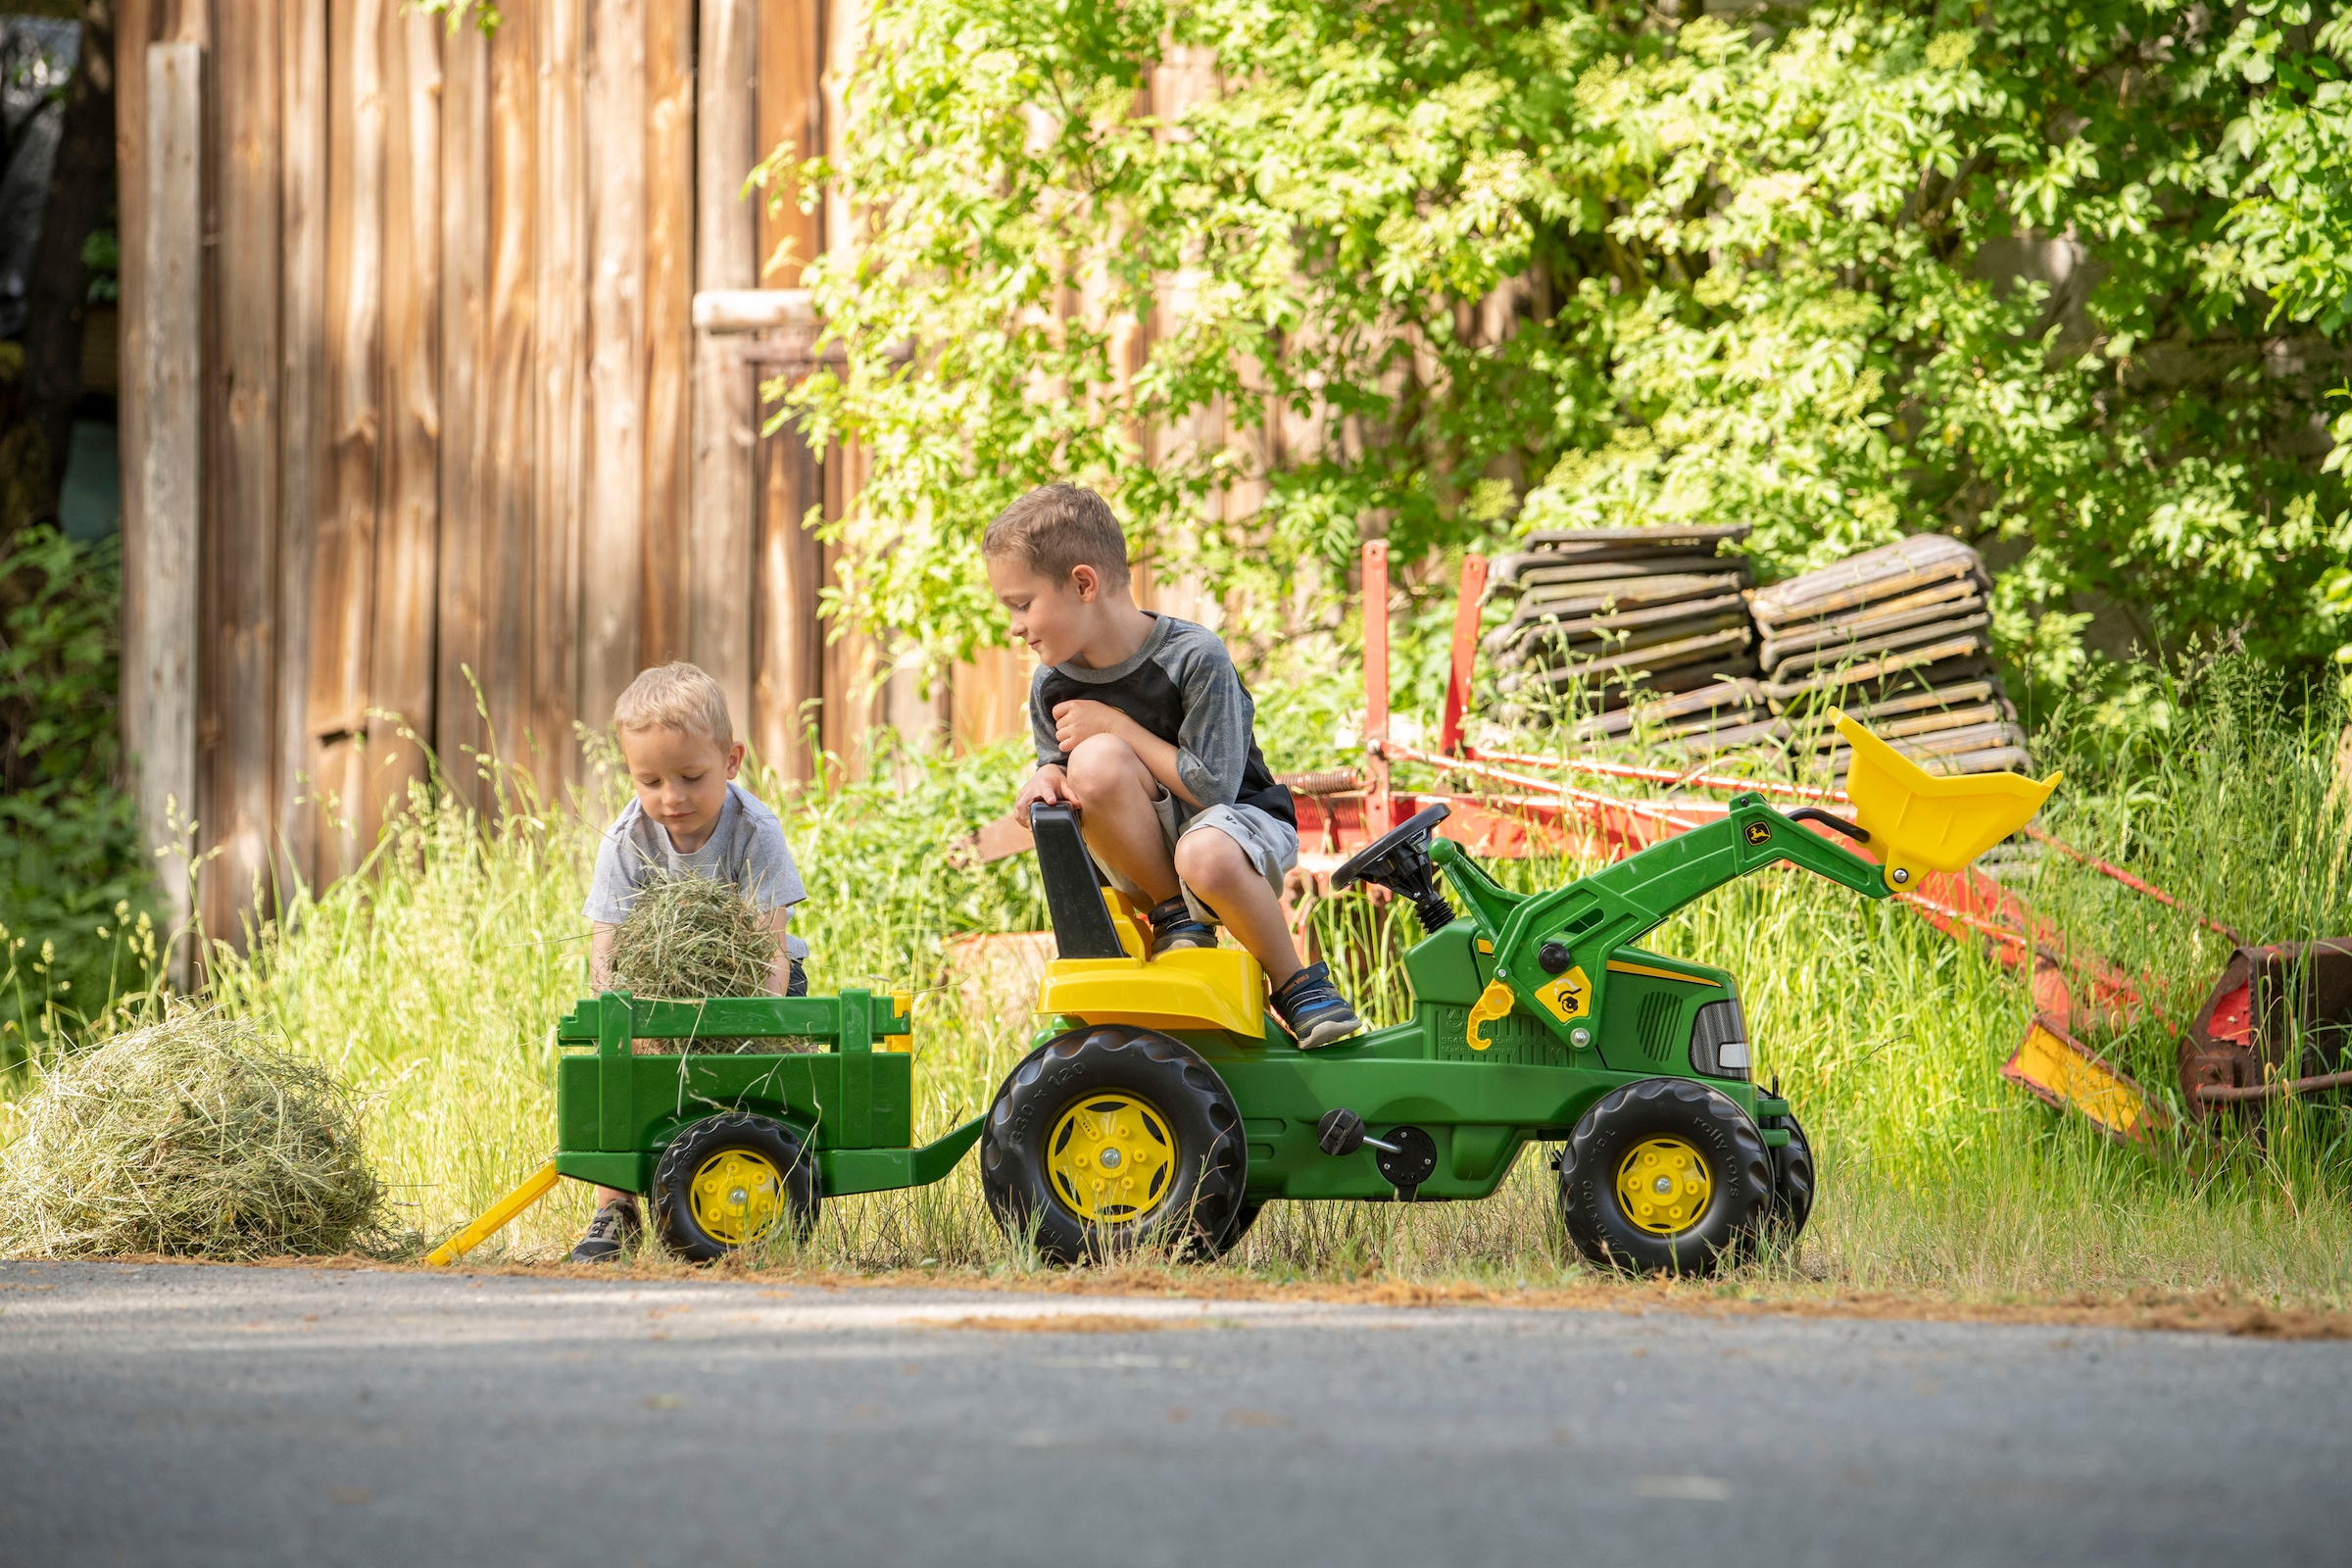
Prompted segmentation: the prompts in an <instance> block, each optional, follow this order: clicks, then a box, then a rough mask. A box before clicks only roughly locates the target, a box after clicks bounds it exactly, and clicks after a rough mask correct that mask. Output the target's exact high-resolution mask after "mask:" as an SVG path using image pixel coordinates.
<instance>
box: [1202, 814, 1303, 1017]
mask: <svg viewBox="0 0 2352 1568" xmlns="http://www.w3.org/2000/svg"><path fill="white" fill-rule="evenodd" d="M1175 859H1176V874H1177V875H1178V876H1180V877H1182V878H1183V879H1184V885H1185V886H1186V887H1188V888H1190V889H1191V890H1192V891H1193V893H1194V894H1195V896H1197V897H1198V898H1199V899H1200V900H1201V903H1203V904H1205V905H1207V906H1208V907H1210V908H1212V909H1214V910H1216V911H1217V918H1218V919H1220V920H1222V921H1224V922H1225V926H1226V929H1228V930H1230V931H1231V932H1232V933H1233V934H1234V936H1235V938H1236V939H1237V940H1239V941H1240V943H1241V944H1242V946H1243V947H1245V948H1248V949H1249V950H1250V956H1252V957H1254V958H1255V959H1257V961H1258V963H1259V964H1260V965H1261V966H1262V967H1263V968H1264V969H1265V971H1266V978H1267V980H1269V981H1271V982H1272V983H1273V984H1274V985H1276V986H1277V987H1279V986H1280V985H1282V983H1283V982H1284V981H1286V980H1288V979H1290V977H1291V976H1292V975H1294V974H1297V973H1298V972H1299V967H1300V965H1299V950H1298V949H1297V948H1296V947H1295V946H1293V945H1292V942H1291V928H1290V926H1289V925H1287V924H1285V923H1284V921H1283V918H1282V901H1281V900H1280V899H1277V898H1276V897H1275V896H1274V890H1273V889H1272V888H1270V887H1268V886H1266V879H1265V877H1264V876H1262V875H1261V874H1260V873H1259V872H1258V869H1257V867H1256V866H1254V865H1252V864H1250V857H1249V856H1248V855H1246V854H1244V853H1243V851H1242V847H1241V846H1240V845H1239V844H1236V843H1234V842H1233V840H1232V839H1230V838H1228V837H1226V836H1225V835H1224V834H1223V833H1220V832H1218V831H1217V830H1216V829H1215V828H1213V827H1204V828H1201V830H1200V831H1198V832H1194V833H1187V834H1186V835H1185V836H1184V837H1183V838H1181V839H1179V840H1177V841H1176V856H1175Z"/></svg>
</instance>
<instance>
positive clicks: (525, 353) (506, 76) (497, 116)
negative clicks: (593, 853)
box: [477, 0, 539, 767]
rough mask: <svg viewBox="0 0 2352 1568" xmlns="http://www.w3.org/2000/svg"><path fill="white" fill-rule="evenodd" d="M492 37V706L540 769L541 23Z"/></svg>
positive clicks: (495, 730) (500, 735) (488, 517)
mask: <svg viewBox="0 0 2352 1568" xmlns="http://www.w3.org/2000/svg"><path fill="white" fill-rule="evenodd" d="M500 10H501V12H502V14H503V15H504V17H505V19H506V20H505V22H504V23H503V24H502V25H500V26H499V28H498V30H497V32H495V33H494V34H492V35H491V39H490V155H489V159H490V167H489V179H490V214H489V221H490V327H489V333H490V366H489V371H488V384H487V386H486V387H485V389H484V394H483V409H482V432H483V446H484V449H485V451H486V452H487V454H488V462H487V468H486V471H485V472H484V474H483V479H482V484H483V496H482V505H483V515H484V522H483V527H484V530H485V533H486V536H487V537H486V544H485V548H484V551H483V555H482V590H481V597H482V603H483V604H484V605H485V606H487V607H489V608H488V610H487V612H486V619H485V621H484V624H483V627H482V642H481V658H482V663H481V668H480V670H479V671H478V672H477V673H478V674H479V676H480V679H481V684H482V705H483V707H484V708H486V709H487V710H488V711H489V713H490V734H491V738H492V741H493V743H494V745H495V747H496V750H497V753H498V756H499V758H500V760H502V761H504V762H507V763H510V764H514V765H517V766H526V767H527V766H528V765H529V764H530V762H531V760H532V758H531V745H532V739H533V726H534V725H535V723H536V719H535V716H534V714H533V711H532V708H531V692H532V689H533V688H532V679H531V658H530V644H529V642H528V637H529V634H530V629H531V626H532V624H533V607H534V606H535V605H536V604H537V596H536V590H535V588H534V586H533V584H534V578H533V575H532V567H533V562H534V559H535V555H536V551H535V548H534V539H535V523H534V520H533V519H534V517H535V515H536V506H537V497H538V487H539V480H538V473H539V469H538V463H537V451H538V443H537V435H536V432H537V429H538V419H537V411H538V399H537V392H536V386H535V380H536V377H535V374H534V367H535V365H536V363H537V362H536V358H535V353H536V350H535V345H534V338H533V321H534V312H535V310H536V308H537V304H538V268H537V263H536V251H535V249H534V242H533V237H532V236H533V235H534V234H535V233H536V232H537V211H536V197H535V192H536V189H537V184H538V181H537V178H536V175H535V170H536V167H537V145H538V109H537V104H538V60H537V46H536V41H537V35H538V34H537V27H538V23H537V18H536V14H535V11H534V8H533V0H507V3H506V4H504V5H502V6H501V7H500Z"/></svg>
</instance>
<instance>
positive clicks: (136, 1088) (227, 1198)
mask: <svg viewBox="0 0 2352 1568" xmlns="http://www.w3.org/2000/svg"><path fill="white" fill-rule="evenodd" d="M22 1115H23V1127H22V1134H21V1136H20V1137H19V1138H18V1139H17V1140H16V1142H14V1143H13V1144H11V1145H10V1146H9V1147H8V1148H7V1149H6V1150H5V1151H4V1152H0V1253H11V1254H17V1255H29V1256H41V1257H112V1256H118V1255H121V1254H123V1253H126V1252H162V1253H170V1254H173V1255H177V1256H185V1257H207V1258H231V1259H234V1258H248V1257H259V1256H265V1255H268V1254H270V1253H281V1252H309V1253H336V1252H341V1251H344V1250H347V1249H349V1248H351V1247H352V1246H353V1245H354V1244H355V1243H357V1242H361V1241H365V1240H368V1239H371V1238H370V1233H371V1232H372V1231H373V1230H374V1229H375V1227H376V1225H377V1222H378V1219H379V1216H380V1213H381V1209H382V1205H383V1199H384V1189H383V1184H382V1183H381V1182H380V1181H379V1180H378V1179H377V1177H376V1175H375V1173H374V1171H373V1170H372V1169H371V1168H370V1166H369V1164H368V1159H367V1155H366V1152H365V1150H364V1149H363V1147H362V1144H361V1136H360V1116H359V1108H358V1106H357V1105H356V1104H355V1103H353V1101H352V1098H351V1096H350V1094H349V1092H348V1091H346V1090H345V1088H344V1087H343V1086H342V1084H340V1083H339V1082H337V1080H336V1079H335V1077H334V1075H333V1074H332V1073H330V1072H328V1071H327V1070H326V1069H325V1068H324V1067H322V1066H321V1065H319V1062H318V1061H317V1060H316V1059H315V1058H313V1057H309V1056H300V1055H295V1054H291V1053H289V1052H287V1051H285V1050H283V1049H281V1048H280V1047H278V1046H276V1045H274V1044H272V1043H271V1042H270V1040H269V1039H267V1038H266V1037H265V1036H264V1034H263V1032H262V1030H261V1029H260V1028H259V1027H257V1026H256V1025H254V1024H252V1023H249V1022H244V1021H241V1020H237V1019H231V1018H224V1017H221V1016H220V1015H218V1014H214V1013H188V1014H183V1015H181V1016H179V1017H176V1018H172V1019H169V1020H167V1021H165V1022H163V1023H158V1024H152V1025H149V1026H148V1027H146V1028H144V1029H139V1030H135V1031H133V1032H131V1033H129V1034H126V1035H123V1036H120V1037H118V1038H116V1039H114V1040H111V1041H108V1042H107V1043H105V1044H104V1045H102V1046H99V1047H98V1048H97V1049H95V1050H92V1051H87V1052H83V1053H81V1054H76V1055H73V1056H69V1057H68V1058H66V1060H65V1061H64V1062H63V1063H61V1064H59V1065H57V1066H55V1067H53V1068H51V1069H50V1070H48V1071H47V1072H45V1073H43V1074H42V1075H41V1078H40V1082H39V1086H38V1087H37V1088H36V1089H35V1090H34V1091H33V1093H32V1094H31V1095H30V1096H29V1097H27V1098H26V1100H25V1102H24V1103H23V1106H22Z"/></svg>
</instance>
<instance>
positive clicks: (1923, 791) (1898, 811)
mask: <svg viewBox="0 0 2352 1568" xmlns="http://www.w3.org/2000/svg"><path fill="white" fill-rule="evenodd" d="M1831 714H1832V716H1833V717H1835V718H1836V719H1837V721H1838V734H1840V735H1842V736H1844V737H1845V740H1846V744H1847V745H1849V746H1851V747H1852V748H1853V749H1854V760H1853V764H1852V766H1851V768H1850V769H1849V770H1848V771H1847V773H1846V776H1845V793H1846V794H1847V796H1849V797H1850V798H1851V799H1852V801H1853V803H1854V819H1855V820H1856V821H1857V822H1859V823H1860V824H1861V826H1862V830H1863V831H1864V832H1866V833H1868V834H1869V835H1870V847H1871V848H1872V849H1874V850H1876V851H1878V852H1879V858H1881V859H1882V860H1883V861H1885V862H1886V867H1887V884H1888V885H1889V886H1890V887H1894V888H1898V889H1899V888H1911V887H1917V886H1918V885H1919V879H1920V876H1921V874H1922V873H1923V872H1928V871H1957V870H1960V869H1962V868H1963V867H1965V866H1966V865H1967V864H1968V862H1969V861H1971V860H1973V859H1975V858H1977V857H1978V856H1980V855H1983V854H1984V853H1985V851H1986V850H1989V849H1991V848H1992V847H1993V846H1994V845H1995V844H1998V843H2000V842H2001V840H2003V839H2005V838H2007V837H2008V836H2009V835H2010V834H2012V833H2014V832H2016V831H2017V830H2018V829H2019V828H2021V827H2024V826H2025V825H2026V823H2027V822H2028V821H2030V820H2031V819H2032V818H2033V815H2034V812H2035V811H2038V810H2040V809H2041V803H2042V802H2043V801H2045V800H2048V799H2049V796H2050V791H2052V790H2054V789H2056V788H2057V787H2058V780H2059V778H2060V777H2061V776H2062V775H2060V774H2057V773H2052V774H2051V775H2050V776H2049V777H2048V778H2046V779H2043V780H2042V781H2041V782H2040V783H2038V784H2036V783H2034V781H2033V780H2032V779H2030V778H2023V777H2020V776H2019V775H2018V774H2015V773H1979V774H1975V775H1973V776H1969V777H1962V778H1937V777H1936V775H1935V774H1933V773H1930V772H1929V771H1928V770H1927V769H1926V768H1923V767H1921V766H1920V765H1919V764H1918V763H1917V762H1914V761H1912V760H1911V759H1909V758H1908V757H1905V756H1904V755H1903V754H1902V753H1900V752H1898V751H1896V750H1895V749H1894V748H1893V747H1891V746H1889V745H1887V743H1886V742H1885V741H1883V740H1881V739H1879V738H1878V737H1877V736H1876V735H1873V734H1872V733H1871V732H1870V731H1868V730H1866V729H1864V728H1863V727H1862V726H1861V725H1860V724H1859V723H1857V722H1855V721H1854V720H1853V719H1851V718H1848V717H1847V716H1846V715H1845V714H1843V713H1841V712H1838V711H1837V710H1835V709H1833V710H1831Z"/></svg>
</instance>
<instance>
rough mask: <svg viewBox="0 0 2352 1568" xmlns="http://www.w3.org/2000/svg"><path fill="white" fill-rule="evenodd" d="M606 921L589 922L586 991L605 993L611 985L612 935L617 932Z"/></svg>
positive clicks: (616, 927)
mask: <svg viewBox="0 0 2352 1568" xmlns="http://www.w3.org/2000/svg"><path fill="white" fill-rule="evenodd" d="M619 929H620V928H619V927H618V926H616V925H613V924H612V923H611V922H610V921H606V920H592V921H590V922H589V937H588V989H589V990H591V991H607V990H610V989H611V988H612V985H613V932H615V931H617V930H619Z"/></svg>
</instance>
